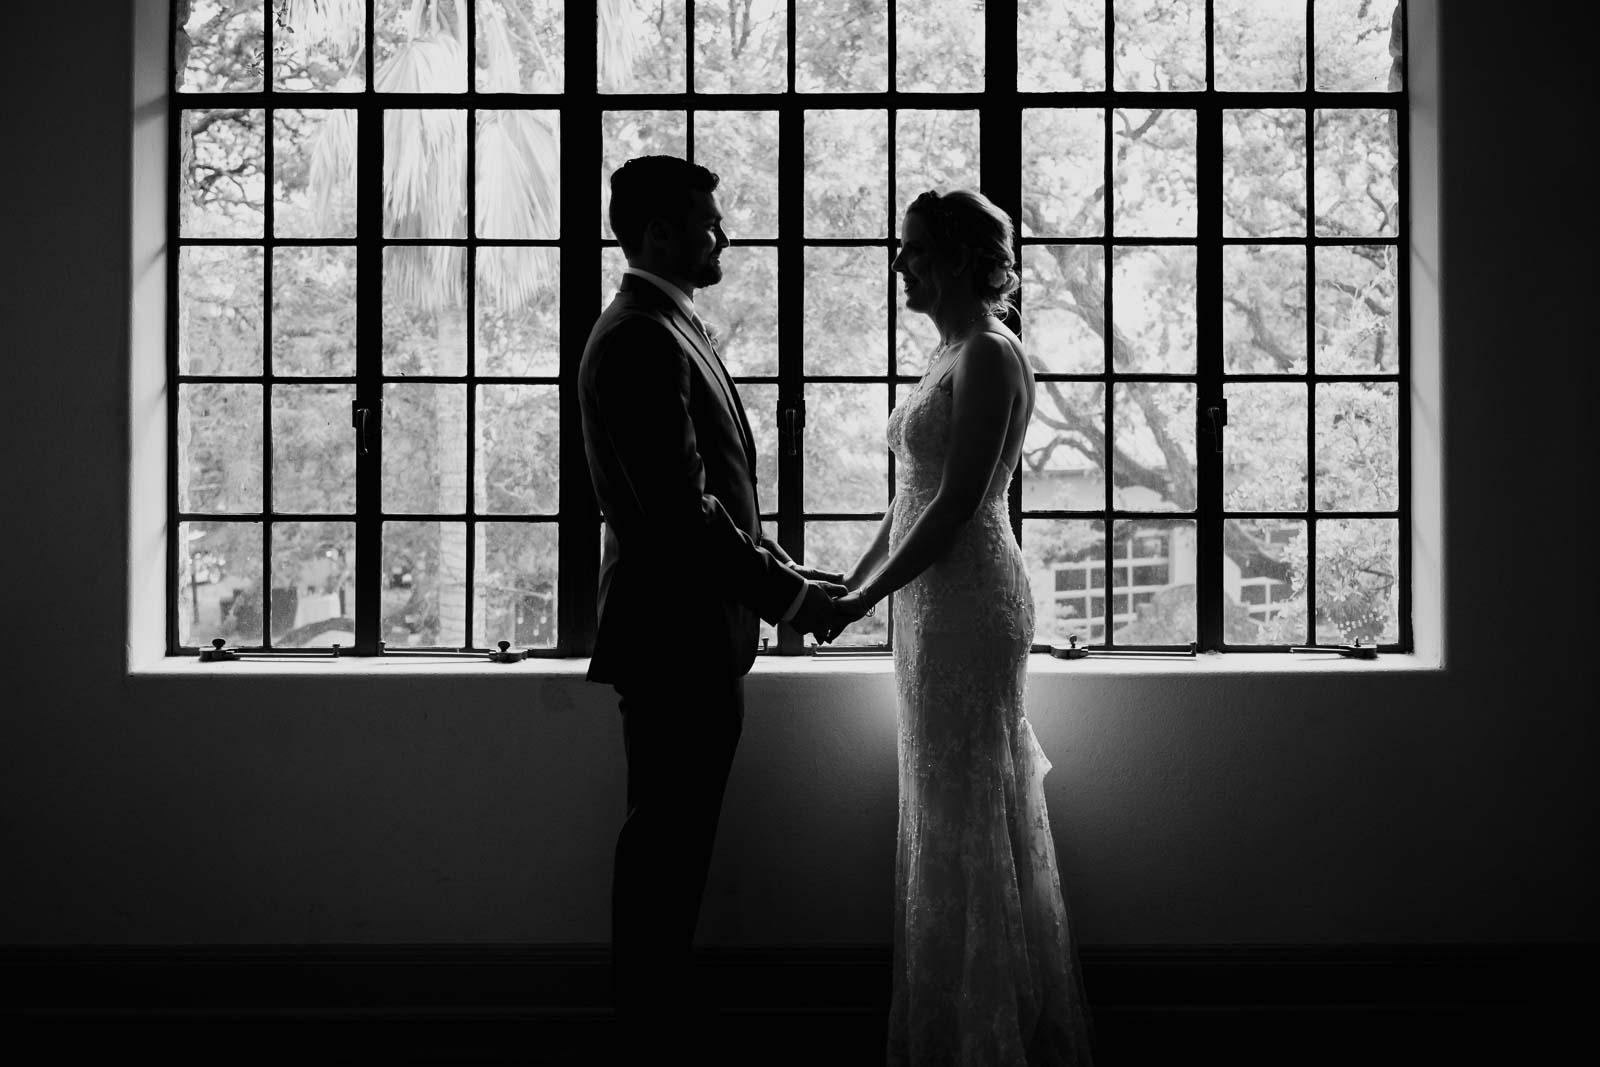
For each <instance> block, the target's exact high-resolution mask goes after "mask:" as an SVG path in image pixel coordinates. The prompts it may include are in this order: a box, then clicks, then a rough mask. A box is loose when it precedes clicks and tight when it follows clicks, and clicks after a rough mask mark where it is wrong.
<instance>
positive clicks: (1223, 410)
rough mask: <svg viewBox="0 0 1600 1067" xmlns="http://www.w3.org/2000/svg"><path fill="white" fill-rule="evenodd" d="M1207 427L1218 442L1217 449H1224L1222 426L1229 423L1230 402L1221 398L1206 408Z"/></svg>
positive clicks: (1219, 450)
mask: <svg viewBox="0 0 1600 1067" xmlns="http://www.w3.org/2000/svg"><path fill="white" fill-rule="evenodd" d="M1205 419H1206V429H1207V430H1210V431H1211V437H1212V439H1213V440H1214V441H1215V442H1216V446H1215V447H1216V450H1217V451H1218V452H1221V451H1222V428H1223V427H1224V426H1226V425H1228V402H1227V401H1226V400H1219V401H1217V402H1216V403H1215V404H1212V405H1210V406H1209V407H1207V408H1206V414H1205Z"/></svg>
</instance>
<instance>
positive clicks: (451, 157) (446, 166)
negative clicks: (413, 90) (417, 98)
mask: <svg viewBox="0 0 1600 1067" xmlns="http://www.w3.org/2000/svg"><path fill="white" fill-rule="evenodd" d="M466 234H467V113H466V112H465V111H438V110H431V109H430V110H422V109H419V108H411V107H396V108H389V109H388V110H386V111H385V112H384V113H383V235H384V236H385V237H401V238H417V237H465V236H466Z"/></svg>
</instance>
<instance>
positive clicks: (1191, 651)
mask: <svg viewBox="0 0 1600 1067" xmlns="http://www.w3.org/2000/svg"><path fill="white" fill-rule="evenodd" d="M1198 653H1199V646H1197V645H1196V644H1195V643H1194V642H1193V641H1190V642H1189V647H1188V648H1172V649H1158V648H1079V647H1078V638H1077V635H1072V636H1070V637H1068V638H1067V643H1066V644H1064V645H1057V644H1053V645H1051V646H1050V654H1051V655H1052V656H1054V657H1055V658H1056V659H1087V658H1088V657H1090V656H1093V657H1095V658H1096V659H1193V658H1195V656H1196V655H1198Z"/></svg>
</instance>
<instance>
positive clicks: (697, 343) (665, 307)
mask: <svg viewBox="0 0 1600 1067" xmlns="http://www.w3.org/2000/svg"><path fill="white" fill-rule="evenodd" d="M621 288H622V291H623V292H626V293H631V294H632V296H633V298H634V299H635V300H639V301H641V302H644V303H648V304H650V305H652V306H654V307H656V308H658V309H660V310H661V312H662V313H663V314H665V315H666V317H667V321H668V322H670V323H671V324H672V328H673V329H674V330H676V331H677V332H678V335H679V336H680V337H682V338H683V339H684V340H685V341H687V342H688V345H689V351H691V352H693V353H694V357H695V359H696V360H697V361H698V362H699V364H700V369H701V370H702V371H704V372H705V374H706V376H707V377H709V378H710V379H711V380H712V381H714V382H716V383H717V388H718V389H719V390H720V391H721V392H722V400H723V403H724V404H726V405H727V407H728V411H729V413H730V414H731V415H732V416H733V422H734V425H736V426H738V427H739V436H740V437H741V438H742V440H741V442H740V443H741V444H743V445H744V452H745V461H746V462H747V464H748V465H749V468H750V477H751V479H752V480H754V478H755V472H756V444H755V436H754V435H753V434H752V433H751V432H750V420H749V419H747V418H745V413H744V405H743V404H742V403H740V401H739V390H738V389H737V388H735V387H734V384H733V379H732V378H731V377H730V376H729V375H728V371H727V368H726V367H724V366H723V365H722V360H721V359H720V358H718V356H717V354H716V352H714V351H713V350H712V348H711V345H710V342H709V341H708V340H707V339H706V338H705V336H704V335H702V334H701V333H700V331H699V329H697V328H696V327H695V324H694V323H693V322H691V321H689V319H688V318H687V317H685V316H684V314H683V309H682V308H680V307H678V303H677V301H675V300H673V299H672V298H671V297H669V296H668V295H667V294H666V293H664V292H662V291H661V290H660V289H659V288H657V287H656V286H655V285H652V284H651V283H649V282H645V281H640V280H639V279H637V278H635V277H634V276H632V275H625V276H624V277H623V279H622V286H621Z"/></svg>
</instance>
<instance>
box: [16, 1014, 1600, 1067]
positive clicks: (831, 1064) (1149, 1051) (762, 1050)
mask: <svg viewBox="0 0 1600 1067" xmlns="http://www.w3.org/2000/svg"><path fill="white" fill-rule="evenodd" d="M1578 1022H1579V1021H1578V1020H1576V1019H1573V1020H1550V1019H1542V1018H1538V1017H1536V1016H1535V1015H1534V1014H1532V1013H1531V1012H1529V1011H1528V1010H1527V1009H1522V1008H1518V1009H1511V1008H1507V1009H1504V1010H1499V1009H1494V1010H1485V1009H1483V1008H1481V1007H1480V1008H1475V1009H1472V1010H1470V1011H1469V1010H1466V1009H1460V1010H1451V1009H1431V1010H1410V1011H1393V1010H1385V1011H1371V1012H1365V1011H1360V1010H1351V1009H1350V1008H1348V1007H1340V1008H1337V1009H1328V1010H1325V1011H1318V1010H1315V1009H1309V1010H1308V1009H1295V1010H1292V1011H1281V1010H1277V1011H1249V1010H1242V1011H1241V1010H1231V1011H1223V1012H1218V1011H1199V1012H1181V1011H1172V1010H1170V1009H1162V1010H1158V1011H1148V1012H1141V1011H1139V1010H1137V1009H1119V1010H1116V1011H1112V1012H1102V1013H1098V1014H1097V1015H1096V1017H1095V1045H1096V1056H1095V1062H1096V1063H1097V1064H1099V1065H1100V1067H1142V1065H1146V1064H1149V1065H1167V1064H1183V1063H1189V1062H1194V1061H1199V1062H1203V1063H1207V1064H1209V1063H1219V1064H1227V1065H1229V1067H1244V1065H1256V1064H1260V1065H1284V1067H1319V1065H1324V1064H1326V1065H1333V1064H1339V1065H1363V1067H1367V1065H1387V1064H1395V1065H1400V1064H1405V1065H1407V1067H1410V1065H1434V1064H1440V1065H1445V1064H1448V1065H1451V1067H1469V1065H1477V1064H1484V1065H1486V1067H1487V1065H1489V1064H1495V1065H1497V1067H1498V1065H1521V1064H1528V1065H1541V1067H1542V1065H1545V1064H1552V1065H1553V1064H1563V1063H1579V1062H1591V1057H1592V1056H1593V1055H1594V1052H1595V1050H1594V1040H1593V1037H1592V1036H1591V1035H1590V1034H1588V1033H1585V1034H1580V1033H1579V1025H1578ZM714 1030H715V1031H716V1033H717V1036H718V1037H719V1038H720V1040H719V1041H718V1043H717V1045H715V1046H713V1045H712V1044H711V1043H710V1042H708V1043H707V1044H706V1045H705V1046H704V1047H701V1048H698V1049H695V1050H692V1051H690V1052H689V1053H687V1054H683V1055H675V1054H668V1053H667V1051H666V1050H663V1053H662V1057H661V1062H664V1063H681V1062H687V1063H692V1064H696V1065H700V1064H704V1065H707V1067H710V1065H718V1067H721V1065H734V1064H737V1065H741V1067H743V1065H750V1067H765V1065H771V1067H787V1065H790V1064H795V1065H811V1064H815V1065H818V1067H854V1065H857V1064H859V1065H863V1067H866V1065H878V1064H881V1063H882V1062H883V1057H882V1051H881V1050H882V1047H883V1037H884V1022H883V1019H882V1018H881V1017H880V1016H876V1015H869V1014H839V1015H826V1016H820V1015H737V1016H728V1017H725V1018H724V1019H722V1020H720V1021H719V1022H718V1024H717V1026H716V1027H715V1028H714ZM0 1033H4V1034H5V1035H6V1036H7V1037H9V1038H10V1039H11V1040H9V1041H7V1042H6V1045H5V1046H4V1047H5V1048H6V1049H7V1050H8V1053H7V1056H6V1059H7V1061H8V1062H9V1063H12V1064H17V1065H31V1064H57V1063H74V1062H93V1063H116V1062H129V1061H142V1060H149V1061H150V1062H152V1063H158V1064H208V1065H210V1064H215V1065H232V1064H321V1063H329V1064H530V1065H545V1064H548V1065H562V1067H565V1065H578V1064H585V1065H588V1064H593V1065H608V1064H611V1063H613V1062H615V1059H614V1057H613V1056H612V1055H611V1054H610V1048H611V1037H612V1032H611V1025H610V1020H609V1019H607V1018H605V1017H604V1016H598V1015H596V1016H589V1017H572V1016H569V1017H562V1018H548V1019H538V1018H531V1017H530V1018H508V1017H506V1016H505V1015H504V1014H503V1013H501V1014H497V1015H495V1016H492V1017H483V1018H473V1017H470V1016H467V1015H464V1014H462V1013H460V1012H452V1013H451V1014H450V1015H449V1016H448V1017H437V1018H428V1017H427V1016H426V1015H424V1014H420V1013H417V1012H415V1011H412V1012H408V1013H406V1014H405V1016H404V1017H392V1018H385V1017H378V1016H361V1017H348V1018H340V1019H329V1018H321V1019H308V1018H271V1019H267V1018H250V1017H237V1018H231V1019H216V1018H195V1019H184V1018H181V1017H174V1016H171V1015H167V1016H163V1017H129V1018H123V1019H117V1018H111V1017H105V1016H100V1017H96V1018H92V1019H91V1018H56V1019H38V1018H34V1019H29V1020H25V1021H24V1020H17V1019H9V1020H7V1019H0Z"/></svg>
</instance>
